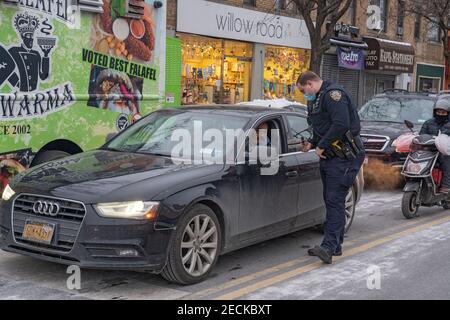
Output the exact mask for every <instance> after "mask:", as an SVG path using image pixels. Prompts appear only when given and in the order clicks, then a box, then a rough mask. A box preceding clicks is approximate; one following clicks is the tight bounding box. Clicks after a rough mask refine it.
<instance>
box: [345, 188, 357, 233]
mask: <svg viewBox="0 0 450 320" xmlns="http://www.w3.org/2000/svg"><path fill="white" fill-rule="evenodd" d="M355 207H356V191H355V187H351V188H350V189H349V190H348V193H347V196H346V197H345V233H347V231H348V230H349V229H350V227H351V225H352V223H353V219H354V218H355Z"/></svg>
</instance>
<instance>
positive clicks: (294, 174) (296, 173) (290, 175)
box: [286, 171, 298, 178]
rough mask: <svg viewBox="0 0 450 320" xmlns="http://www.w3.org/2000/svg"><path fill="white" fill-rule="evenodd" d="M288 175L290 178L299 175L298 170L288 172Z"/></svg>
mask: <svg viewBox="0 0 450 320" xmlns="http://www.w3.org/2000/svg"><path fill="white" fill-rule="evenodd" d="M286 177H288V178H296V177H298V171H289V172H286Z"/></svg>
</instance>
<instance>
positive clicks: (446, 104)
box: [433, 96, 450, 113]
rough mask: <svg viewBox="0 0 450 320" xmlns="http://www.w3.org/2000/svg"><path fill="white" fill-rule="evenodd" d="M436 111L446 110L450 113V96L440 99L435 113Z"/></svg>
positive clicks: (435, 107) (435, 106)
mask: <svg viewBox="0 0 450 320" xmlns="http://www.w3.org/2000/svg"><path fill="white" fill-rule="evenodd" d="M436 110H445V111H447V112H448V113H450V96H446V97H441V98H438V100H437V101H436V103H435V104H434V108H433V112H434V111H436Z"/></svg>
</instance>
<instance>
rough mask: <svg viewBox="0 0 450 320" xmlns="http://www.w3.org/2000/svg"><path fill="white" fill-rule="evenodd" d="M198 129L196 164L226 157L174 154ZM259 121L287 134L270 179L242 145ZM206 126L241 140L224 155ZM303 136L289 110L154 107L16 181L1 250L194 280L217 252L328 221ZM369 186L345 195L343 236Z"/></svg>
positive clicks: (3, 210)
mask: <svg viewBox="0 0 450 320" xmlns="http://www.w3.org/2000/svg"><path fill="white" fill-rule="evenodd" d="M199 123H200V124H201V126H202V129H203V131H202V132H205V134H204V140H203V142H201V143H200V145H197V146H195V144H196V142H193V141H188V142H187V143H186V144H184V145H185V146H188V147H191V146H193V150H194V154H193V155H194V159H197V160H198V159H200V160H201V159H204V158H205V157H206V156H211V155H213V154H214V155H215V156H216V157H219V158H220V156H225V155H229V154H230V152H232V157H231V159H232V161H231V162H230V161H223V162H208V161H191V163H189V162H188V161H183V158H182V157H180V158H177V157H176V156H174V150H175V149H176V148H177V146H178V145H179V143H180V141H181V140H180V139H179V137H178V138H177V137H175V139H174V133H175V132H178V133H181V134H180V136H181V135H182V133H185V134H186V133H187V134H188V135H189V134H192V135H195V134H196V132H195V130H197V129H198V128H197V127H196V125H195V124H197V125H198V124H199ZM262 123H265V124H266V127H267V128H270V129H271V130H275V132H278V133H279V136H280V140H279V141H280V146H279V152H278V156H277V160H278V162H277V163H278V170H277V171H276V173H275V174H270V175H263V174H261V171H262V169H263V167H264V166H265V165H264V164H263V163H261V162H259V161H256V162H251V161H248V157H247V153H248V152H249V150H248V148H247V145H248V141H249V140H248V139H246V138H247V137H248V135H249V132H251V129H252V128H259V126H260V124H262ZM196 128H197V129H196ZM208 129H212V130H215V131H214V132H215V133H216V135H220V134H221V133H222V134H223V136H225V135H226V132H229V130H237V131H239V130H241V131H242V132H244V135H245V139H243V140H241V142H242V141H243V143H240V142H239V141H238V140H239V139H238V136H235V137H233V139H235V140H233V143H231V144H226V146H225V147H223V148H220V147H217V145H215V146H214V147H211V137H209V138H208V137H207V134H206V132H207V130H208ZM270 132H273V131H268V135H269V138H272V139H274V137H271V136H270V134H271V133H270ZM308 135H309V130H308V124H307V121H306V118H305V116H304V115H302V114H300V113H297V112H293V111H289V110H274V109H273V108H263V107H244V106H205V107H185V108H179V109H161V110H158V111H155V112H153V113H151V114H149V115H148V116H146V117H145V118H142V119H141V120H140V121H138V122H136V123H135V124H133V125H132V126H130V127H129V128H128V129H126V130H124V131H123V132H121V133H120V134H118V135H117V136H116V137H114V138H112V139H111V140H110V141H109V142H107V143H106V144H105V145H104V146H103V147H101V148H100V149H98V150H93V151H88V152H84V153H81V154H77V155H73V156H70V157H67V158H63V159H59V160H55V161H51V162H48V163H44V164H41V165H38V166H36V167H33V168H31V169H29V170H28V171H26V172H23V173H21V174H20V175H18V176H16V178H15V179H14V180H13V181H12V182H11V183H10V185H8V186H7V187H6V189H5V190H4V192H3V195H2V200H1V201H0V248H1V249H3V250H5V251H8V252H14V253H18V254H23V255H27V256H32V257H35V258H38V259H43V260H47V261H52V262H57V263H62V264H68V265H78V266H80V267H82V268H94V269H115V270H135V271H148V272H154V273H159V274H161V275H162V276H163V277H164V278H166V279H168V280H169V281H171V282H175V283H179V284H192V283H196V282H199V281H201V280H203V279H205V278H206V277H207V276H208V274H209V273H210V272H211V270H212V269H213V267H214V265H215V263H216V262H217V259H218V257H219V255H221V254H224V253H227V252H230V251H232V250H236V249H239V248H242V247H245V246H249V245H252V244H255V243H258V242H261V241H266V240H269V239H272V238H275V237H278V236H281V235H284V234H287V233H291V232H294V231H297V230H300V229H303V228H308V227H313V226H320V225H322V224H323V222H324V219H325V206H324V202H323V199H322V183H321V180H320V173H319V161H318V157H317V156H316V155H315V153H314V152H307V153H303V152H300V151H298V144H299V140H301V138H302V137H303V138H308ZM230 145H231V146H234V147H230ZM230 150H231V151H230ZM242 153H244V156H243V157H240V155H242ZM196 157H197V158H196ZM227 159H230V157H227ZM241 159H244V160H243V161H241ZM184 160H186V159H184ZM362 189H363V180H362V174H360V175H359V177H358V179H357V180H356V182H355V185H354V186H353V187H352V188H351V189H350V190H349V193H348V197H347V204H346V210H347V211H346V212H347V216H346V217H347V222H346V228H347V229H348V228H349V227H350V224H351V223H352V220H353V217H354V212H355V205H356V203H357V201H358V199H359V197H360V195H361V192H362Z"/></svg>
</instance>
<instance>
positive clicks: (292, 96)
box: [263, 46, 310, 103]
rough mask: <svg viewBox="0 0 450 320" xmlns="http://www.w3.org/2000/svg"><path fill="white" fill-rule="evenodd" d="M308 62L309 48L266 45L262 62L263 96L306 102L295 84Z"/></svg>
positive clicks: (307, 67)
mask: <svg viewBox="0 0 450 320" xmlns="http://www.w3.org/2000/svg"><path fill="white" fill-rule="evenodd" d="M309 64H310V51H309V50H306V49H293V48H286V47H278V46H267V47H266V54H265V63H264V83H263V85H264V98H265V99H282V98H284V99H287V100H291V101H301V102H304V103H306V101H305V100H304V99H303V94H302V93H301V92H300V91H299V90H298V89H297V88H296V85H295V84H296V82H297V79H298V77H299V75H300V74H302V73H303V72H305V71H307V70H308V69H309Z"/></svg>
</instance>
